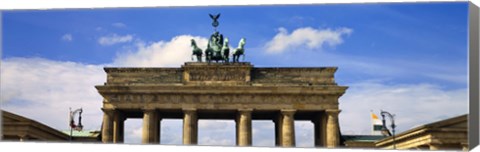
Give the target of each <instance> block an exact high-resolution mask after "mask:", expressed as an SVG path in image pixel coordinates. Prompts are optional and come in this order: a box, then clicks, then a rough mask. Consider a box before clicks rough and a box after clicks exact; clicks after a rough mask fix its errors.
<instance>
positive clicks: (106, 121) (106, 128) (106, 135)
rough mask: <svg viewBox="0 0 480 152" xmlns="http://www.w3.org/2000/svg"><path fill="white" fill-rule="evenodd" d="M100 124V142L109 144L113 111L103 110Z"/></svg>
mask: <svg viewBox="0 0 480 152" xmlns="http://www.w3.org/2000/svg"><path fill="white" fill-rule="evenodd" d="M102 111H103V122H102V142H103V143H109V142H112V141H113V115H114V110H113V109H104V108H102Z"/></svg>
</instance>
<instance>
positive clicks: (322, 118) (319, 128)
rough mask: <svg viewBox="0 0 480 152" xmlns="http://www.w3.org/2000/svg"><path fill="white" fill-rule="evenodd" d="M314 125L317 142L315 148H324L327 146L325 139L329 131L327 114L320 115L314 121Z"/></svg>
mask: <svg viewBox="0 0 480 152" xmlns="http://www.w3.org/2000/svg"><path fill="white" fill-rule="evenodd" d="M312 122H313V125H314V134H315V136H314V140H315V147H324V146H325V138H326V131H327V129H326V128H327V126H326V125H327V116H326V114H325V113H323V112H322V113H320V112H319V113H318V114H317V115H316V116H315V118H314V120H312Z"/></svg>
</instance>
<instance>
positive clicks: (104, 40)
mask: <svg viewBox="0 0 480 152" xmlns="http://www.w3.org/2000/svg"><path fill="white" fill-rule="evenodd" d="M132 40H133V36H132V35H125V36H120V35H117V34H111V35H108V36H104V37H100V38H99V39H98V44H100V45H104V46H106V45H114V44H118V43H126V42H131V41H132Z"/></svg>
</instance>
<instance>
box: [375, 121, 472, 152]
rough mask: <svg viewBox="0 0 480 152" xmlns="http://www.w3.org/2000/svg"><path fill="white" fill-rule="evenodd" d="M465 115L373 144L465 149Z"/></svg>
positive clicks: (427, 125)
mask: <svg viewBox="0 0 480 152" xmlns="http://www.w3.org/2000/svg"><path fill="white" fill-rule="evenodd" d="M467 126H468V125H467V115H466V114H465V115H461V116H456V117H453V118H449V119H445V120H441V121H437V122H433V123H429V124H426V125H421V126H418V127H415V128H413V129H410V130H407V131H405V132H402V133H400V134H398V135H395V142H394V141H393V137H388V138H385V139H382V140H379V141H377V142H375V146H376V147H379V148H384V149H392V148H393V145H394V143H395V146H396V149H431V150H438V149H443V150H462V149H463V150H465V149H466V148H467V147H468V128H467Z"/></svg>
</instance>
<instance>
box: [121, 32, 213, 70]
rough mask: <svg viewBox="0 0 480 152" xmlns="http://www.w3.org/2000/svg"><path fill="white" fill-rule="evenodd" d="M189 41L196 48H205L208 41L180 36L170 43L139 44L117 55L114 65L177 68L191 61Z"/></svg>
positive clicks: (201, 38)
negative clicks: (195, 44)
mask: <svg viewBox="0 0 480 152" xmlns="http://www.w3.org/2000/svg"><path fill="white" fill-rule="evenodd" d="M191 39H195V41H196V42H197V45H198V47H200V48H202V50H204V48H206V45H207V43H208V40H207V39H206V38H203V37H197V36H190V35H180V36H176V37H174V38H172V39H171V40H170V41H159V42H155V43H151V44H148V45H146V44H144V43H139V44H138V46H137V48H136V50H134V51H128V52H123V53H120V54H118V55H117V57H116V58H115V60H114V64H115V65H118V66H141V67H148V66H158V67H160V66H162V67H172V66H176V67H179V66H180V65H181V64H183V63H184V62H186V61H191V57H192V48H191V47H190V42H191Z"/></svg>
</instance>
